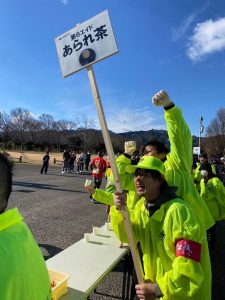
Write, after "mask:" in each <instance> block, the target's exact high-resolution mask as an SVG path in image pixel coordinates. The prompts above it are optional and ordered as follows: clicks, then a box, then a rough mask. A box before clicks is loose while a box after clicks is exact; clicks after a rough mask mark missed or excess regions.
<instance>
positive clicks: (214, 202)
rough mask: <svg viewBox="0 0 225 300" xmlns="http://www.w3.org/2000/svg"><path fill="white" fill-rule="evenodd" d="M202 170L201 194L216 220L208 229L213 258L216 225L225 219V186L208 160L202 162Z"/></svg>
mask: <svg viewBox="0 0 225 300" xmlns="http://www.w3.org/2000/svg"><path fill="white" fill-rule="evenodd" d="M200 172H201V175H202V179H201V181H200V196H201V197H202V199H203V200H204V201H205V202H206V204H207V206H208V208H209V211H210V212H211V214H212V217H213V219H214V220H215V222H216V223H215V225H214V226H212V227H211V228H209V229H208V230H207V238H208V244H209V251H210V254H211V258H212V257H213V254H214V251H215V243H216V225H217V223H218V221H220V220H223V219H225V188H224V186H223V183H222V182H221V180H220V179H219V178H218V177H217V176H216V175H215V174H213V172H212V166H211V164H210V163H208V162H204V163H202V164H201V167H200Z"/></svg>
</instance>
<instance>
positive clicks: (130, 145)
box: [124, 141, 137, 156]
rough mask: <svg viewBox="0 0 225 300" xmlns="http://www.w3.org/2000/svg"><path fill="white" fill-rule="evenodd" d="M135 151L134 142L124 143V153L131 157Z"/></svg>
mask: <svg viewBox="0 0 225 300" xmlns="http://www.w3.org/2000/svg"><path fill="white" fill-rule="evenodd" d="M136 149H137V146H136V142H135V141H129V142H125V144H124V152H125V153H127V154H129V155H130V156H132V154H133V153H134V151H135V150H136Z"/></svg>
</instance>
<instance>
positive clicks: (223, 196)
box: [200, 177, 225, 221]
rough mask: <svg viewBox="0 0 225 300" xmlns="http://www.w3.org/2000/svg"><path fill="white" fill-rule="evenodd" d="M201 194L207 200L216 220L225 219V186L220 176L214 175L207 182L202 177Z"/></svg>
mask: <svg viewBox="0 0 225 300" xmlns="http://www.w3.org/2000/svg"><path fill="white" fill-rule="evenodd" d="M200 195H201V197H202V198H203V199H204V201H205V202H206V204H207V206H208V208H209V211H210V212H211V214H212V216H213V219H214V220H215V221H219V220H222V219H225V187H224V186H223V183H222V182H221V180H220V179H219V178H218V177H213V178H211V179H209V180H208V181H207V182H205V181H204V178H202V179H201V181H200Z"/></svg>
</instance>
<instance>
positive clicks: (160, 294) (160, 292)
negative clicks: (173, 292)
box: [153, 283, 163, 298]
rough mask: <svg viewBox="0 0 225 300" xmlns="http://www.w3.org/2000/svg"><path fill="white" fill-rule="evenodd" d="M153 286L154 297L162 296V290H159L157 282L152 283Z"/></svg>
mask: <svg viewBox="0 0 225 300" xmlns="http://www.w3.org/2000/svg"><path fill="white" fill-rule="evenodd" d="M153 288H154V292H155V295H156V298H161V297H163V293H162V291H161V290H160V287H159V285H158V283H154V284H153Z"/></svg>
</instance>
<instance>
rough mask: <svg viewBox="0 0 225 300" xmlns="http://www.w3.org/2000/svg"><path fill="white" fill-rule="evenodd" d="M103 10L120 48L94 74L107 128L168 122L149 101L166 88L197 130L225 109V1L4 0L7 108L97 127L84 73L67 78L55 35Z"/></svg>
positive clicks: (0, 96) (2, 104) (0, 51)
mask: <svg viewBox="0 0 225 300" xmlns="http://www.w3.org/2000/svg"><path fill="white" fill-rule="evenodd" d="M106 9H107V10H108V13H109V16H110V19H111V24H112V27H113V31H114V34H115V38H116V41H117V45H118V48H119V53H118V54H116V55H113V56H112V57H110V58H107V59H105V60H102V61H101V62H98V63H97V64H95V65H94V71H95V76H96V79H97V83H98V88H99V91H100V95H101V99H102V104H103V107H104V111H105V115H106V120H107V123H108V127H109V129H110V130H112V131H114V132H124V131H129V130H132V131H136V130H149V129H165V122H164V119H163V110H162V109H161V108H157V107H154V106H153V105H152V104H151V98H152V96H153V95H154V94H155V93H156V92H157V91H159V90H161V89H165V90H167V91H168V93H169V94H170V96H171V98H172V99H173V101H174V102H175V103H176V105H177V106H179V107H180V108H181V109H182V110H183V114H184V117H185V119H186V121H187V122H188V124H189V127H190V129H191V132H192V134H195V135H198V134H199V118H200V115H202V116H203V119H204V120H203V125H204V126H205V127H207V126H208V125H209V123H210V121H212V119H213V118H215V117H216V113H217V111H218V110H219V109H220V108H222V107H223V108H224V107H225V93H224V89H225V88H224V86H225V2H224V1H223V0H220V1H219V0H213V1H203V0H182V1H180V0H174V1H166V0H145V1H141V0H139V1H134V0H132V1H131V0H130V1H128V0H86V1H81V0H64V1H63V0H21V1H18V0H0V36H1V47H0V110H1V111H5V112H7V113H9V112H10V110H11V109H13V108H16V107H23V108H26V109H28V110H29V111H31V112H32V113H33V114H34V116H36V117H37V116H38V115H40V114H43V113H45V114H47V113H48V114H51V115H52V116H53V117H54V118H55V119H56V120H61V119H66V120H75V119H76V118H77V117H81V116H87V117H88V118H91V119H94V120H96V122H95V123H96V128H99V122H98V119H97V113H96V108H95V105H94V101H93V97H92V93H91V88H90V84H89V80H88V75H87V71H86V70H85V69H84V70H82V71H80V72H78V73H75V74H73V75H71V76H69V77H67V78H65V79H63V77H62V75H61V70H60V65H59V61H58V56H57V52H56V46H55V41H54V39H55V38H56V37H57V36H59V35H61V34H63V33H64V32H66V31H68V30H70V29H72V28H73V27H74V26H76V24H77V23H83V22H84V21H86V20H88V19H90V18H92V17H93V16H95V15H97V14H99V13H100V12H102V11H104V10H106Z"/></svg>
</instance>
